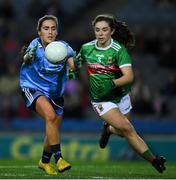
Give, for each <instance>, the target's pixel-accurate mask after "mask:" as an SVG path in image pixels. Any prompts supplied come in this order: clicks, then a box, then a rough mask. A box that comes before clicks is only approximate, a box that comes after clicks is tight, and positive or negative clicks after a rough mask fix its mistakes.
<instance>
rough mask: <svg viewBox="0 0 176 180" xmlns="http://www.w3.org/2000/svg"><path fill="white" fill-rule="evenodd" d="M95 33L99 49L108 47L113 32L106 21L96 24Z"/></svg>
mask: <svg viewBox="0 0 176 180" xmlns="http://www.w3.org/2000/svg"><path fill="white" fill-rule="evenodd" d="M94 32H95V37H96V39H97V41H98V42H97V45H98V46H99V47H106V46H108V45H109V44H110V42H111V36H112V34H113V31H112V30H111V28H110V26H109V24H108V23H107V22H106V21H99V22H97V23H96V24H95V28H94Z"/></svg>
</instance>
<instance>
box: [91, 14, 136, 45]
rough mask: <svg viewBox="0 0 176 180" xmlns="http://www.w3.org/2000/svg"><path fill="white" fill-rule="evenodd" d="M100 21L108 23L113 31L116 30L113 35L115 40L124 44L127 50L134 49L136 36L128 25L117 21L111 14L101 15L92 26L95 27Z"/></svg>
mask: <svg viewBox="0 0 176 180" xmlns="http://www.w3.org/2000/svg"><path fill="white" fill-rule="evenodd" d="M99 21H106V22H107V23H108V24H109V26H110V28H111V30H114V33H113V35H112V38H113V39H115V40H117V41H118V42H119V43H122V44H123V45H124V46H125V47H126V48H131V47H134V45H135V38H134V34H133V33H132V32H131V31H130V30H129V28H128V25H127V24H126V23H125V22H123V21H117V20H116V19H115V17H114V16H113V15H111V14H100V15H98V16H96V17H95V19H94V20H93V21H92V25H93V26H95V24H96V23H97V22H99Z"/></svg>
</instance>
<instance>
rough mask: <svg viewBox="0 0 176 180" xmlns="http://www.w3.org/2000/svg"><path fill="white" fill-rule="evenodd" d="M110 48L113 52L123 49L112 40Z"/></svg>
mask: <svg viewBox="0 0 176 180" xmlns="http://www.w3.org/2000/svg"><path fill="white" fill-rule="evenodd" d="M111 48H112V49H114V50H115V51H119V50H120V49H123V48H124V47H123V45H122V44H120V43H119V42H118V41H116V40H114V39H113V40H112V43H111Z"/></svg>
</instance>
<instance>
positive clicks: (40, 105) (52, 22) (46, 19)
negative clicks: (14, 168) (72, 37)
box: [20, 15, 74, 175]
mask: <svg viewBox="0 0 176 180" xmlns="http://www.w3.org/2000/svg"><path fill="white" fill-rule="evenodd" d="M57 29H58V20H57V18H56V17H55V16H52V15H45V16H43V17H42V18H40V19H39V21H38V25H37V31H38V36H39V37H37V38H35V39H34V40H32V41H31V43H30V44H29V46H28V48H27V50H26V51H25V53H23V56H22V57H23V58H22V59H23V64H22V66H21V70H20V87H21V90H22V95H23V98H24V100H25V103H26V106H27V107H28V108H30V109H32V110H34V111H35V112H37V113H38V114H39V115H40V116H41V117H42V118H43V119H44V121H45V140H44V146H43V154H42V158H41V160H40V161H39V164H38V167H39V168H41V169H42V170H44V171H45V172H46V173H47V174H51V175H57V173H58V172H57V171H56V170H55V168H54V167H52V166H51V164H50V159H51V156H52V155H54V158H55V162H56V166H57V169H58V171H59V172H63V171H65V170H67V169H70V168H71V165H70V164H69V163H68V162H66V161H65V160H64V159H63V157H62V154H61V147H60V146H61V145H60V124H61V121H62V118H63V117H62V115H63V106H64V104H63V103H64V102H63V94H64V89H65V84H66V79H67V77H66V66H67V64H68V65H69V67H70V68H73V69H74V63H73V55H74V52H73V50H72V48H71V47H70V46H69V45H68V44H67V43H66V42H64V41H62V42H63V43H65V45H66V46H67V52H68V54H67V58H66V61H65V62H63V63H60V64H51V63H50V62H49V61H48V60H47V59H46V58H45V55H44V51H45V47H46V46H47V45H48V44H49V43H50V42H52V41H55V40H56V36H57Z"/></svg>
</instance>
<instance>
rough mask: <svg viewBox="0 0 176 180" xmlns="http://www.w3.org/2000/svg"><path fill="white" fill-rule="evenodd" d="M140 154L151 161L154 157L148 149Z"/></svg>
mask: <svg viewBox="0 0 176 180" xmlns="http://www.w3.org/2000/svg"><path fill="white" fill-rule="evenodd" d="M141 156H142V157H143V158H144V159H146V160H147V161H149V162H151V163H152V162H153V160H154V159H155V158H156V157H155V155H154V154H153V153H152V152H151V151H150V150H149V149H148V150H146V151H145V152H144V153H143V154H142V155H141Z"/></svg>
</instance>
